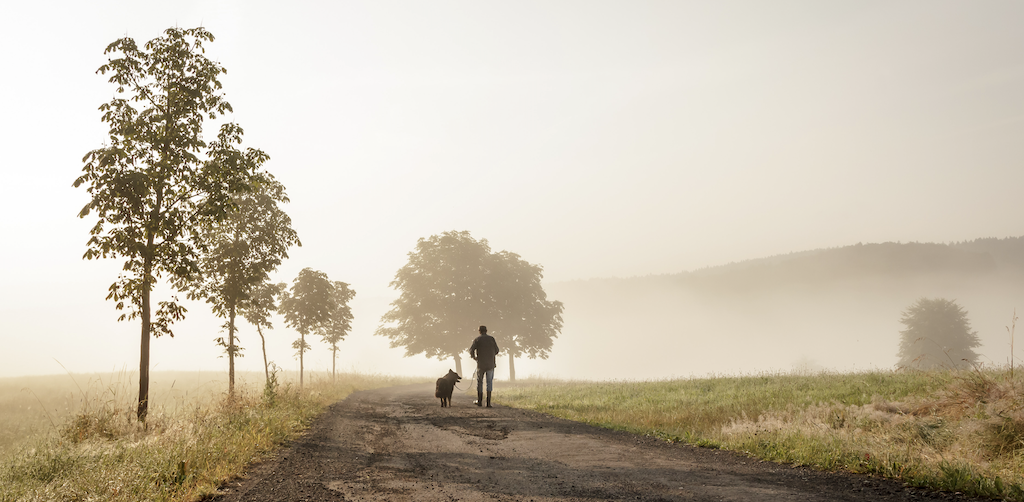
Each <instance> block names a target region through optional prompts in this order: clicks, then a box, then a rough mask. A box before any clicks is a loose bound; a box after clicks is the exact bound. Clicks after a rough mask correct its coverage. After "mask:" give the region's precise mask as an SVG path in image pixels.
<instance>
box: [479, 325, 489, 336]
mask: <svg viewBox="0 0 1024 502" xmlns="http://www.w3.org/2000/svg"><path fill="white" fill-rule="evenodd" d="M480 334H481V335H486V334H487V326H480Z"/></svg>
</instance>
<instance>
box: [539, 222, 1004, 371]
mask: <svg viewBox="0 0 1024 502" xmlns="http://www.w3.org/2000/svg"><path fill="white" fill-rule="evenodd" d="M1022 265H1024V240H1022V239H1019V238H1018V239H1006V240H1000V241H996V240H979V241H977V242H974V243H965V244H963V245H960V246H946V245H940V244H917V243H915V244H897V243H885V244H868V245H856V246H848V247H842V248H837V249H828V250H818V251H811V252H804V253H793V254H790V255H781V256H776V257H772V258H769V259H762V260H750V261H745V262H740V263H735V264H731V265H724V266H719V267H711V268H707V269H702V270H698V271H694V272H690V273H683V274H676V275H662V276H648V277H638V278H631V279H593V280H585V281H571V282H561V283H554V284H550V285H549V286H548V288H547V289H548V292H549V294H550V295H551V296H552V297H553V298H557V299H560V300H562V301H564V302H566V305H567V307H566V313H565V320H566V327H565V330H564V332H563V334H562V336H561V337H560V338H559V341H558V344H557V350H555V351H554V353H553V355H552V356H551V359H550V361H548V362H547V364H546V365H545V366H547V367H549V368H551V371H552V373H556V372H557V374H558V375H559V376H561V377H563V378H581V379H663V378H669V377H673V376H677V377H686V376H704V375H709V374H746V373H758V372H766V371H767V372H791V371H811V372H814V371H819V370H830V371H864V370H875V369H893V368H894V367H895V364H896V362H897V356H896V353H897V350H898V347H899V331H900V330H902V329H905V327H904V326H903V325H902V324H901V323H900V322H899V320H900V317H901V313H902V312H903V311H904V310H906V309H907V307H909V306H910V305H911V304H912V303H914V302H915V301H916V300H917V299H919V298H921V297H941V298H947V299H955V300H957V303H959V304H960V305H962V306H963V307H964V308H965V309H967V311H968V314H969V318H970V320H971V322H972V326H973V327H974V329H975V330H977V331H978V334H979V336H980V338H981V340H982V346H981V347H980V348H979V349H978V353H979V354H981V358H980V361H981V362H982V363H985V364H995V365H1004V364H1008V363H1009V357H1010V345H1009V342H1010V338H1009V333H1008V332H1007V331H1006V327H1007V326H1010V324H1011V323H1012V318H1013V313H1014V309H1015V308H1017V309H1018V310H1017V311H1018V313H1021V312H1022V310H1024V309H1021V307H1020V306H1021V305H1024V266H1022ZM1018 348H1019V347H1018ZM1019 357H1020V356H1019V355H1018V358H1019ZM520 366H525V365H520ZM540 371H541V372H543V370H540Z"/></svg>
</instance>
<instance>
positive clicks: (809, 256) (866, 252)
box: [668, 237, 1024, 290]
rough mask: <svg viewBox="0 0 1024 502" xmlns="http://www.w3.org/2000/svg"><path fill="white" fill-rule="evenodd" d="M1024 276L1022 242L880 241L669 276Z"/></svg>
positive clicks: (801, 279)
mask: <svg viewBox="0 0 1024 502" xmlns="http://www.w3.org/2000/svg"><path fill="white" fill-rule="evenodd" d="M1022 273H1024V237H1009V238H1005V239H996V238H987V239H976V240H973V241H964V242H957V243H950V244H933V243H920V242H907V243H899V242H883V243H880V244H860V243H858V244H855V245H852V246H844V247H839V248H829V249H817V250H813V251H803V252H798V253H790V254H786V255H778V256H772V257H768V258H761V259H756V260H748V261H743V262H738V263H730V264H728V265H722V266H717V267H711V268H705V269H700V270H696V271H693V272H683V273H680V274H674V275H670V276H668V277H670V278H671V280H673V281H677V282H679V283H682V285H685V286H688V287H689V288H696V289H711V290H715V289H725V290H732V289H736V288H742V289H748V288H756V289H760V288H766V287H767V288H772V287H781V286H787V285H797V284H807V285H814V284H826V283H835V282H837V281H846V280H861V279H874V278H879V279H909V278H913V277H915V276H926V275H930V276H934V275H948V276H983V275H989V274H1008V275H1014V276H1016V275H1020V274H1022Z"/></svg>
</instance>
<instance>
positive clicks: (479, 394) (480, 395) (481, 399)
mask: <svg viewBox="0 0 1024 502" xmlns="http://www.w3.org/2000/svg"><path fill="white" fill-rule="evenodd" d="M473 404H475V405H477V406H483V405H484V393H483V392H477V393H476V402H474V403H473ZM487 406H490V404H488V405H487Z"/></svg>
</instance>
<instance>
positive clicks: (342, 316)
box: [317, 281, 356, 380]
mask: <svg viewBox="0 0 1024 502" xmlns="http://www.w3.org/2000/svg"><path fill="white" fill-rule="evenodd" d="M355 296H356V292H355V291H354V290H352V289H350V288H349V287H348V284H346V283H344V282H341V281H334V302H335V304H336V305H337V307H336V308H335V309H334V312H332V313H331V319H330V320H329V321H328V322H327V323H325V324H323V325H322V326H320V328H319V329H318V330H317V333H318V334H319V335H320V337H321V338H323V341H324V343H326V344H328V345H330V346H331V379H332V380H333V379H334V377H335V362H336V361H337V359H338V342H340V341H342V340H344V339H345V336H346V335H348V332H349V331H351V330H352V307H349V305H348V302H349V300H351V299H353V298H355Z"/></svg>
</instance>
